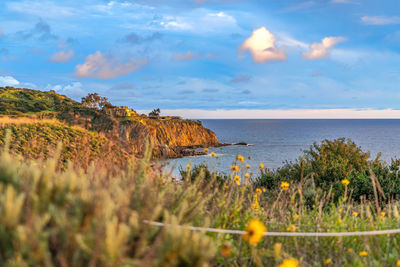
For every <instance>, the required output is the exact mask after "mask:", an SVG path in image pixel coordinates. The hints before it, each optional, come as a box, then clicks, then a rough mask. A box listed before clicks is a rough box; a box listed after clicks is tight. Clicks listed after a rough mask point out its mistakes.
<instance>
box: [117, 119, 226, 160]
mask: <svg viewBox="0 0 400 267" xmlns="http://www.w3.org/2000/svg"><path fill="white" fill-rule="evenodd" d="M119 129H120V138H122V139H123V140H124V141H125V142H126V143H128V144H129V147H130V149H131V150H132V153H134V154H142V153H143V152H144V149H145V143H146V140H147V139H148V138H150V140H151V141H152V144H153V148H154V156H156V157H167V158H173V157H180V156H183V154H182V152H183V151H184V150H185V149H187V148H196V147H210V146H218V144H219V143H218V139H217V137H216V135H215V133H214V132H213V131H211V130H209V129H207V128H205V127H203V126H202V125H201V123H198V122H195V121H187V120H157V119H147V118H146V119H142V120H137V121H132V122H130V123H128V124H124V125H120V127H119Z"/></svg>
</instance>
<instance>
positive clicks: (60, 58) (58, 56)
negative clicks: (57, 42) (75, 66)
mask: <svg viewBox="0 0 400 267" xmlns="http://www.w3.org/2000/svg"><path fill="white" fill-rule="evenodd" d="M73 56H74V51H72V50H69V51H68V52H65V51H60V52H57V53H54V54H53V55H52V56H51V57H50V61H52V62H58V63H61V62H67V61H68V60H70V59H71V58H72V57H73Z"/></svg>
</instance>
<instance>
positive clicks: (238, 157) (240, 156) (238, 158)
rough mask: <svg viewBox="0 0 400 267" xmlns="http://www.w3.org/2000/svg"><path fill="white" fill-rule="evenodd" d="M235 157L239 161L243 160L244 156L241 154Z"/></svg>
mask: <svg viewBox="0 0 400 267" xmlns="http://www.w3.org/2000/svg"><path fill="white" fill-rule="evenodd" d="M236 159H237V160H238V161H240V162H243V161H244V157H243V156H242V155H238V156H237V157H236Z"/></svg>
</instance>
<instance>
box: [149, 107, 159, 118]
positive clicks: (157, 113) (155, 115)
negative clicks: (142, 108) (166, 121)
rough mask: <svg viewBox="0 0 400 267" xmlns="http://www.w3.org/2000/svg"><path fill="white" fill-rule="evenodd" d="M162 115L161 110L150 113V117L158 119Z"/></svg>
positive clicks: (157, 109)
mask: <svg viewBox="0 0 400 267" xmlns="http://www.w3.org/2000/svg"><path fill="white" fill-rule="evenodd" d="M160 113H161V110H160V109H159V108H156V109H153V111H152V112H150V113H149V117H158V116H160Z"/></svg>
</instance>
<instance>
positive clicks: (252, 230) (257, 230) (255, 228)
mask: <svg viewBox="0 0 400 267" xmlns="http://www.w3.org/2000/svg"><path fill="white" fill-rule="evenodd" d="M245 231H246V233H245V234H244V235H243V239H244V240H246V241H247V242H249V244H250V245H256V244H257V243H258V242H260V241H261V239H262V238H263V236H264V233H265V232H266V231H267V228H266V227H265V225H264V224H263V223H262V222H260V221H258V220H254V219H253V220H251V221H250V222H249V224H248V225H247V227H246V229H245Z"/></svg>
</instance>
